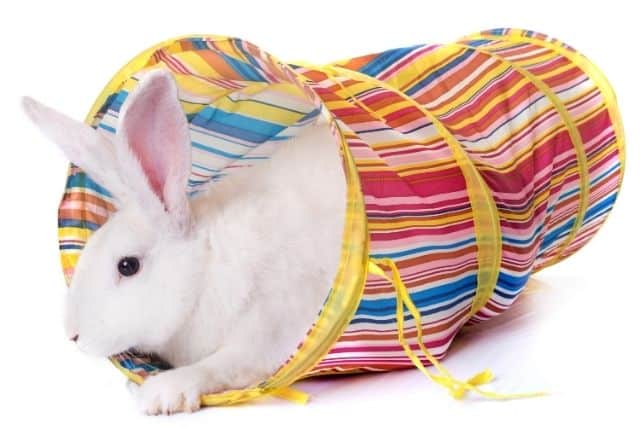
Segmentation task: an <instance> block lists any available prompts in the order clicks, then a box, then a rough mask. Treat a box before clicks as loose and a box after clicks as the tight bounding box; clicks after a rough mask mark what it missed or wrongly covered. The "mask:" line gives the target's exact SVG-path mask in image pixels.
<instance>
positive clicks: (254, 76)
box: [216, 52, 267, 82]
mask: <svg viewBox="0 0 640 427" xmlns="http://www.w3.org/2000/svg"><path fill="white" fill-rule="evenodd" d="M216 53H217V52H216ZM218 55H220V56H221V57H222V59H224V61H225V62H226V63H227V64H229V65H230V66H231V68H233V69H234V71H236V72H237V73H238V74H240V76H241V77H242V78H243V79H246V80H249V81H254V82H266V81H267V80H266V79H265V78H264V77H262V76H261V75H260V73H258V72H257V71H256V70H255V68H253V67H252V66H251V65H249V64H247V63H246V62H242V61H240V60H238V59H235V58H232V57H231V56H229V55H227V54H224V53H218Z"/></svg>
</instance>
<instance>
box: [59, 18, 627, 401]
mask: <svg viewBox="0 0 640 427" xmlns="http://www.w3.org/2000/svg"><path fill="white" fill-rule="evenodd" d="M157 67H164V68H166V69H168V70H170V71H171V72H172V73H173V74H174V76H175V79H176V81H177V84H178V86H179V88H180V101H181V104H182V106H183V108H184V112H185V114H186V116H187V118H188V121H189V123H190V131H191V136H192V146H193V168H192V174H191V178H190V182H189V185H190V190H191V191H192V192H193V193H197V191H198V188H199V186H200V185H202V184H203V183H205V182H208V181H211V180H213V181H216V180H220V179H224V177H225V176H227V175H228V174H230V173H233V171H234V170H237V168H238V167H243V166H247V165H250V164H251V163H252V162H256V161H268V160H261V159H264V158H267V157H268V155H269V153H270V152H272V151H273V150H274V149H275V148H276V147H277V142H278V141H281V140H283V139H286V138H289V137H291V136H293V135H295V133H296V131H297V130H299V129H300V128H302V127H303V126H305V125H307V124H309V123H312V122H313V121H314V120H315V119H316V118H317V117H318V116H319V115H324V117H326V118H327V119H328V120H329V121H330V124H331V128H332V133H333V136H334V137H335V141H336V144H337V147H338V148H339V150H340V153H341V156H342V160H343V166H344V173H345V180H346V184H347V193H348V194H347V200H346V201H345V203H346V205H347V213H346V218H345V229H344V239H343V248H342V255H341V261H340V264H339V266H338V269H337V272H336V276H335V281H334V283H333V285H332V287H331V290H330V293H329V295H328V297H327V299H326V301H325V304H324V307H323V308H322V310H321V311H320V313H319V314H318V316H317V319H316V321H315V323H314V324H313V325H309V330H308V333H307V335H306V337H305V338H304V340H303V341H302V342H301V343H300V345H299V346H298V348H297V349H291V356H290V357H289V359H288V360H287V361H286V362H284V363H283V365H282V366H281V367H280V368H279V369H278V370H277V372H275V373H274V374H273V375H272V376H271V377H270V378H269V379H267V380H265V381H264V382H262V383H261V384H257V385H255V387H252V388H250V389H246V390H231V391H226V392H223V393H218V394H210V395H204V396H202V398H201V400H202V404H203V405H221V404H230V403H236V402H243V401H247V400H250V399H253V398H256V397H259V396H263V395H269V394H275V395H279V396H282V397H288V398H290V399H292V400H304V399H305V396H304V394H302V393H299V392H296V391H295V390H292V389H290V388H289V386H290V385H291V384H293V383H294V382H295V381H297V380H299V379H301V378H305V377H309V376H314V375H325V374H335V373H346V372H366V371H388V370H393V369H400V368H407V367H412V366H416V367H417V368H419V369H420V370H421V371H422V372H423V373H425V375H427V376H429V377H430V378H431V379H433V380H434V381H435V382H437V383H439V384H441V385H442V386H444V387H446V388H447V389H448V390H449V391H450V392H451V393H452V394H453V395H454V397H458V398H460V397H462V396H463V395H464V394H465V392H467V391H474V392H477V393H480V394H482V395H485V396H488V397H495V398H503V397H518V395H515V396H514V395H511V396H503V395H498V394H495V393H491V392H488V391H485V390H483V389H482V388H480V387H479V386H480V385H482V384H484V383H486V382H488V381H490V379H491V374H490V372H488V371H483V372H481V373H480V374H478V375H476V376H475V377H473V378H471V379H469V380H464V381H463V380H458V379H456V378H454V377H453V376H452V375H451V374H450V373H449V372H448V371H447V370H446V369H445V368H444V367H443V366H442V365H441V364H440V363H439V362H438V360H439V359H441V358H442V357H443V356H444V355H445V353H446V351H447V349H448V347H449V345H450V344H451V342H452V340H453V339H454V337H455V336H456V333H457V332H458V331H459V330H460V329H461V328H462V327H464V326H465V325H472V324H476V323H478V322H481V321H483V320H486V319H489V318H491V317H494V316H496V315H498V314H500V313H501V312H503V311H504V310H506V309H508V308H509V306H510V305H511V304H512V303H513V302H514V301H515V300H516V298H517V297H518V295H519V294H520V293H521V292H522V290H523V289H524V287H525V285H526V283H527V279H528V278H529V276H530V275H531V274H532V273H534V272H536V271H538V270H540V269H542V268H545V267H547V266H550V265H553V264H555V263H556V262H558V261H560V260H562V259H564V258H567V257H568V256H570V255H571V254H573V253H575V252H576V251H577V250H578V249H580V248H581V247H582V246H584V245H585V243H586V242H587V241H589V239H590V238H591V237H592V236H593V235H594V233H595V232H596V231H597V230H598V229H599V228H600V226H601V225H602V223H603V221H604V220H605V218H606V217H607V215H608V213H609V212H610V210H611V208H612V205H613V203H614V201H615V199H616V196H617V194H618V191H619V188H620V184H621V179H622V175H623V168H624V147H623V133H622V125H621V121H620V116H619V112H618V109H617V107H616V101H615V96H614V93H613V91H612V89H611V87H610V85H609V84H608V82H607V81H606V79H605V77H604V76H603V75H602V73H601V72H600V71H599V70H598V69H597V68H596V67H595V66H594V65H593V64H592V63H591V62H589V61H588V60H587V59H586V58H585V57H584V56H582V55H581V54H580V53H578V52H576V51H575V50H574V49H573V48H571V47H569V46H567V45H566V44H564V43H562V42H560V41H558V40H556V39H553V38H550V37H548V36H546V35H543V34H540V33H535V32H532V31H523V30H514V29H496V30H491V31H486V32H482V33H477V34H474V35H472V36H468V37H465V38H462V39H460V40H459V41H458V42H456V43H451V44H444V45H416V46H411V47H405V48H400V49H391V50H387V51H384V52H381V53H376V54H370V55H366V56H361V57H357V58H352V59H346V60H342V61H337V62H335V63H332V64H330V65H324V66H319V65H311V64H305V63H293V64H287V63H283V62H281V61H279V60H278V59H276V58H275V57H273V56H272V55H270V54H268V53H266V52H264V51H262V50H261V49H259V48H258V47H256V46H254V45H253V44H251V43H248V42H246V41H244V40H240V39H237V38H229V37H219V36H208V35H205V36H200V35H199V36H188V37H184V38H179V39H172V40H168V41H166V42H163V43H160V44H158V45H156V46H153V47H151V48H149V49H147V50H146V51H144V52H142V53H141V54H139V55H138V56H136V57H135V58H134V59H133V60H132V61H130V62H129V63H128V64H126V65H125V66H124V67H123V68H122V69H121V70H120V71H119V72H118V73H117V74H116V75H115V76H114V77H113V79H112V80H111V81H110V82H109V83H108V85H107V86H106V88H105V89H104V90H103V92H102V93H101V94H100V95H99V96H98V98H97V100H96V101H95V103H94V106H93V108H92V109H91V111H90V112H89V114H88V116H87V118H86V122H87V123H88V124H90V125H92V126H93V127H94V128H96V129H99V130H100V131H104V132H115V129H116V128H117V117H118V111H119V109H120V107H121V105H122V102H123V100H124V99H125V98H126V96H127V93H129V92H130V91H131V90H132V88H134V87H135V85H136V84H137V81H138V79H139V77H140V76H141V75H142V74H143V73H144V72H146V71H148V70H150V69H153V68H157ZM212 185H215V182H214V184H212ZM113 209H114V207H113V205H112V203H111V198H110V195H109V193H108V189H104V188H101V187H99V186H98V185H96V184H95V183H94V182H93V181H91V179H90V177H88V176H87V175H85V174H84V173H83V172H82V171H81V170H80V169H78V168H77V167H75V166H74V165H71V167H70V170H69V176H68V180H67V183H66V191H65V193H64V197H63V199H62V201H61V204H60V209H59V240H60V251H61V260H62V266H63V269H64V274H65V278H66V280H67V283H69V282H70V279H71V277H72V275H73V271H74V266H75V264H76V261H77V259H78V256H79V255H80V253H81V251H82V248H83V247H84V244H85V242H86V241H87V239H88V238H89V237H90V236H91V233H92V232H93V231H95V230H96V229H97V228H98V227H100V225H101V224H103V223H104V222H105V221H106V219H107V218H108V216H109V213H110V212H112V211H113ZM111 361H112V362H113V363H114V365H115V366H116V367H118V368H119V369H120V370H121V371H122V372H123V373H125V374H126V375H127V376H128V377H129V378H130V379H132V380H133V381H135V382H137V383H141V382H142V381H144V379H145V377H147V376H149V375H153V374H155V373H158V372H160V371H161V370H163V369H166V366H162V365H161V364H160V363H158V361H156V360H153V358H149V357H147V356H143V355H138V354H134V353H130V352H127V353H123V354H119V355H115V356H113V357H111ZM428 365H433V367H432V368H431V369H427V366H428Z"/></svg>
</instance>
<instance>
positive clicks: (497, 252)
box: [311, 65, 502, 319]
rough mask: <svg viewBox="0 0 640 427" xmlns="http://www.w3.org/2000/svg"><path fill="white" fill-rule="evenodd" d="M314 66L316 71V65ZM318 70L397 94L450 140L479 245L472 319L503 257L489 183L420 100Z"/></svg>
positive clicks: (331, 69)
mask: <svg viewBox="0 0 640 427" xmlns="http://www.w3.org/2000/svg"><path fill="white" fill-rule="evenodd" d="M311 67H312V68H313V66H311ZM315 68H317V69H320V70H322V71H325V72H327V75H330V74H334V75H337V74H341V75H344V76H347V77H349V78H352V79H354V80H365V81H368V82H370V83H371V84H373V85H376V86H378V87H382V88H384V89H386V90H388V91H392V92H394V93H395V94H397V95H398V96H400V97H402V98H403V99H404V100H405V101H407V102H408V103H409V104H411V105H412V106H414V107H415V108H417V109H418V110H419V111H420V112H421V113H422V114H424V115H425V116H426V117H428V118H429V120H431V122H432V123H433V125H434V126H435V129H436V130H437V131H438V133H439V134H440V135H441V136H442V137H443V138H444V140H445V141H446V143H447V145H448V146H449V149H450V150H451V152H452V154H453V157H454V159H455V160H456V162H457V164H458V166H459V167H460V170H461V171H462V174H463V176H464V179H465V182H466V184H467V194H468V196H469V202H470V204H471V210H472V213H473V222H474V230H475V234H476V245H477V247H478V254H477V262H478V273H477V282H478V283H477V288H476V294H475V295H474V298H473V302H472V304H471V309H470V311H469V313H468V317H467V318H468V319H470V318H471V317H473V316H474V315H475V314H476V313H477V312H478V311H479V310H480V309H481V308H482V307H483V306H484V305H485V304H486V303H487V301H489V299H490V298H491V295H492V294H493V290H494V289H495V286H496V283H497V281H498V273H499V270H500V261H501V258H502V231H501V229H500V220H499V216H498V209H497V207H496V205H495V201H494V200H493V197H492V195H491V192H490V190H489V188H488V187H487V184H486V183H485V182H484V180H483V179H482V177H481V176H480V173H479V172H478V171H477V169H476V168H475V167H474V165H473V163H472V162H471V160H470V159H469V156H468V155H467V153H466V152H465V151H464V149H463V148H462V147H461V145H460V143H458V141H456V139H455V138H454V137H453V135H452V134H451V133H450V132H449V131H448V130H447V128H446V127H445V126H444V125H443V124H442V123H441V122H440V120H438V119H437V118H436V117H435V116H434V115H433V114H432V113H431V112H430V111H429V110H427V109H426V108H425V107H424V106H422V105H421V104H419V103H418V102H416V100H414V99H413V98H411V97H410V96H408V95H406V94H405V93H404V92H402V91H400V90H398V89H396V88H395V87H393V86H391V85H389V84H387V83H385V82H382V81H380V80H377V79H375V78H373V77H371V76H368V75H366V74H363V73H359V72H357V71H353V70H350V69H348V68H342V67H340V66H336V65H328V66H324V67H317V66H316V67H315ZM335 81H336V83H338V84H339V85H340V86H341V88H342V89H344V90H346V88H344V86H343V85H342V84H341V83H340V81H339V80H337V79H336V80H335ZM352 98H353V100H354V101H355V102H356V103H358V105H360V106H361V107H362V108H363V109H365V110H366V111H368V112H369V113H370V114H372V115H373V116H374V117H377V118H378V119H379V120H381V121H383V122H384V117H381V116H380V115H379V114H378V113H377V112H375V111H373V110H371V109H370V108H368V107H367V106H366V105H365V104H364V103H362V102H360V101H359V100H358V99H357V98H356V97H355V96H354V97H352Z"/></svg>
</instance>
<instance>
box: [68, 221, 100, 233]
mask: <svg viewBox="0 0 640 427" xmlns="http://www.w3.org/2000/svg"><path fill="white" fill-rule="evenodd" d="M62 227H76V228H88V229H89V230H92V231H95V230H97V229H98V228H99V227H100V226H99V225H98V224H96V223H95V222H91V221H86V220H76V219H61V220H58V228H62Z"/></svg>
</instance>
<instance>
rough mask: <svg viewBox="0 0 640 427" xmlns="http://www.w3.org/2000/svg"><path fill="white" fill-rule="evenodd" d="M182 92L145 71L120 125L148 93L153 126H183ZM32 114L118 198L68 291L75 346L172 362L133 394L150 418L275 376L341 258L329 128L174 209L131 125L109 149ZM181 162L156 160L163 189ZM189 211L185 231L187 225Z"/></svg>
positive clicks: (30, 108) (170, 187) (340, 177)
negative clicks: (128, 261)
mask: <svg viewBox="0 0 640 427" xmlns="http://www.w3.org/2000/svg"><path fill="white" fill-rule="evenodd" d="M172 88H173V89H172ZM145 91H157V92H156V93H155V94H152V95H153V96H150V94H149V93H145ZM163 93H164V95H163ZM175 93H176V92H175V83H174V82H173V78H172V77H171V76H170V74H169V73H167V72H163V71H158V72H153V73H149V74H148V75H147V76H145V77H144V78H143V81H142V82H141V83H140V84H139V86H138V88H137V89H136V90H135V91H134V92H133V93H132V94H131V95H130V96H129V98H128V100H127V101H126V102H125V106H124V107H123V111H124V113H123V114H122V118H121V124H120V127H122V126H123V123H124V128H126V129H129V130H131V129H132V127H133V126H136V124H135V123H133V122H130V123H128V122H127V113H126V112H127V105H128V104H132V103H134V102H135V103H139V104H141V105H144V102H147V101H145V99H153V100H154V102H156V103H157V102H160V104H163V105H161V106H160V108H155V109H154V110H157V111H158V112H157V113H156V114H158V115H159V116H158V117H157V119H158V120H170V121H171V123H175V124H176V125H175V126H178V127H179V126H182V124H181V122H180V121H179V118H177V117H171V115H172V114H177V113H175V112H176V111H177V110H176V108H175V104H177V98H176V97H175ZM171 104H173V105H171ZM25 110H26V111H27V113H28V115H29V116H30V117H31V118H32V120H33V121H34V122H35V123H36V124H37V125H38V126H39V127H40V128H41V129H42V130H43V131H44V133H45V134H47V136H49V137H50V138H51V139H52V140H54V142H56V143H57V144H58V145H60V146H62V148H63V150H64V151H65V153H67V155H68V156H69V158H70V160H71V161H72V162H74V163H76V164H78V165H79V166H80V167H82V168H83V169H84V170H85V171H86V172H87V173H88V174H89V175H90V176H91V177H92V178H94V179H95V180H96V181H97V182H98V183H100V184H102V185H104V186H105V187H106V188H107V189H109V190H112V189H115V190H116V191H113V192H114V195H116V197H117V198H118V201H119V204H118V207H119V209H118V211H117V212H116V213H115V214H113V215H112V217H111V218H110V219H109V220H108V221H107V223H105V224H104V225H103V226H102V227H101V228H100V229H99V230H98V231H97V232H96V233H95V234H94V235H93V236H92V237H91V239H89V241H88V243H87V245H86V247H85V248H84V250H83V252H82V255H81V257H80V259H79V262H78V264H77V266H76V270H75V273H74V277H73V282H72V284H71V287H70V289H69V295H68V299H67V310H66V316H65V326H66V329H67V332H68V334H69V336H70V337H71V336H74V335H75V334H78V335H79V338H78V340H77V343H78V346H79V347H80V348H81V349H82V350H84V351H86V352H88V353H92V354H96V355H100V356H108V355H112V354H115V353H119V352H121V351H125V350H127V349H129V348H132V347H135V348H137V349H138V350H140V351H144V352H154V353H157V354H158V355H159V356H160V357H162V358H163V359H165V360H166V361H168V362H169V363H171V364H172V365H173V366H174V367H175V368H174V369H171V370H169V371H166V372H163V373H160V374H159V375H156V376H154V377H151V378H149V379H147V380H146V381H145V382H144V383H143V385H142V386H141V387H140V388H139V390H138V392H137V394H138V399H139V403H140V405H141V408H142V410H144V411H145V412H147V413H150V414H156V413H169V412H174V411H179V410H194V409H197V408H198V407H199V405H200V398H199V396H200V395H201V394H203V393H211V392H219V391H223V390H227V389H237V388H244V387H249V386H252V385H255V384H257V383H259V382H260V381H262V380H264V379H266V378H268V377H269V376H270V375H271V374H273V373H274V371H275V370H276V369H277V368H278V367H279V366H280V365H281V364H282V363H283V362H284V361H285V360H286V359H287V357H288V356H289V355H290V354H292V353H293V352H294V351H295V348H296V345H297V344H298V343H299V342H300V341H301V340H302V339H303V337H304V336H305V334H306V332H307V330H308V329H309V328H310V327H311V326H312V323H313V321H314V320H315V318H316V316H317V314H318V311H319V310H320V308H321V307H322V303H323V301H324V299H325V297H326V296H327V294H328V291H329V289H330V287H331V284H332V282H333V279H334V276H335V273H336V270H337V266H338V263H339V255H340V249H341V244H342V231H343V224H344V215H345V205H346V195H345V193H346V190H345V183H344V174H343V171H342V166H341V162H340V157H339V154H338V148H337V146H336V144H335V142H334V138H333V137H332V136H331V135H330V131H329V128H328V124H327V123H326V122H323V121H320V122H319V123H317V124H314V125H310V126H308V127H307V128H306V129H303V130H302V132H301V133H300V135H299V136H297V137H296V138H294V139H291V140H289V141H286V142H283V143H281V144H282V145H281V147H279V148H278V150H277V151H276V152H275V153H274V154H273V156H272V157H271V159H270V160H268V161H263V162H261V163H258V164H257V165H256V166H254V167H251V168H246V169H242V170H238V171H236V172H235V173H234V174H232V175H230V176H228V177H226V178H225V179H223V180H221V181H220V182H217V183H215V184H213V185H211V186H209V187H208V188H207V189H206V191H204V192H202V193H201V194H199V195H198V196H196V197H194V198H193V199H192V200H191V201H187V200H186V199H184V200H185V206H182V207H180V208H176V206H175V200H180V198H179V197H178V195H177V194H173V195H171V194H169V195H167V194H165V199H169V200H171V203H174V205H171V206H169V205H168V204H167V202H166V201H165V202H163V201H162V200H160V199H159V198H158V197H157V192H156V195H155V196H153V197H149V195H150V194H154V193H153V191H152V189H151V188H150V185H149V181H148V180H145V179H144V177H145V171H144V170H143V168H142V167H141V165H140V163H139V162H138V161H137V159H136V156H135V153H133V152H132V151H131V150H130V149H129V148H131V146H132V145H131V142H130V141H127V136H128V132H125V133H121V134H120V136H119V137H117V138H116V139H115V142H114V143H113V144H114V145H115V150H116V152H117V155H116V156H114V155H113V154H112V153H113V151H112V149H111V148H105V147H107V146H108V144H110V142H109V141H106V140H104V138H103V137H99V136H98V134H97V133H96V132H95V131H93V130H92V129H91V128H90V127H88V126H86V125H83V124H82V123H79V122H76V121H72V120H71V119H69V118H67V117H65V116H63V115H61V114H60V113H57V112H55V111H53V110H51V109H49V108H47V107H44V106H42V105H40V104H38V103H36V102H35V101H33V100H30V99H27V100H25ZM172 112H173V113H172ZM180 114H182V113H181V112H180ZM167 115H169V117H167ZM89 130H91V132H89ZM137 131H140V129H138V130H137ZM133 133H134V134H135V133H136V130H135V129H134V131H133ZM138 134H139V132H138ZM177 134H179V132H178V133H177ZM96 138H98V139H96ZM152 142H153V141H151V142H150V143H152ZM167 143H172V144H175V145H174V146H172V147H171V148H172V150H174V152H176V151H175V150H176V149H179V147H186V148H184V149H186V150H188V149H189V148H188V145H187V144H184V141H169V142H167ZM138 145H139V144H138ZM69 147H71V148H69ZM96 153H97V154H96ZM103 153H111V154H108V155H103ZM183 154H184V153H183ZM188 155H189V156H190V153H188ZM178 157H180V158H181V159H182V161H179V162H174V163H171V162H170V165H169V166H162V163H163V162H162V161H159V162H157V164H158V165H160V166H158V167H169V168H170V173H166V174H165V175H166V176H167V182H166V183H164V191H165V193H166V192H167V191H168V192H172V191H178V190H176V188H177V187H178V186H177V182H178V181H181V180H183V179H184V176H185V174H184V172H185V171H184V170H183V168H184V167H185V165H186V164H187V163H186V162H184V157H181V156H180V155H178ZM189 158H190V157H189ZM178 163H179V164H178ZM107 165H108V167H106V166H107ZM188 165H190V162H188ZM114 171H117V173H114ZM155 172H160V173H159V175H158V176H164V175H163V173H165V172H168V171H167V170H163V171H154V173H155ZM133 177H135V178H133ZM132 179H136V181H135V183H131V182H127V180H129V181H131V180H132ZM184 190H185V189H184V188H181V189H179V191H183V192H184ZM159 207H160V209H159ZM162 208H163V209H162ZM185 214H186V215H188V221H187V223H188V226H187V227H185V226H184V223H183V222H181V221H180V220H179V219H180V216H181V215H182V216H184V215H185ZM131 255H135V256H138V257H140V259H141V268H140V271H139V272H138V273H137V274H136V275H134V276H131V277H120V275H119V273H118V270H117V262H118V260H119V259H120V258H121V257H123V256H131Z"/></svg>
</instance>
